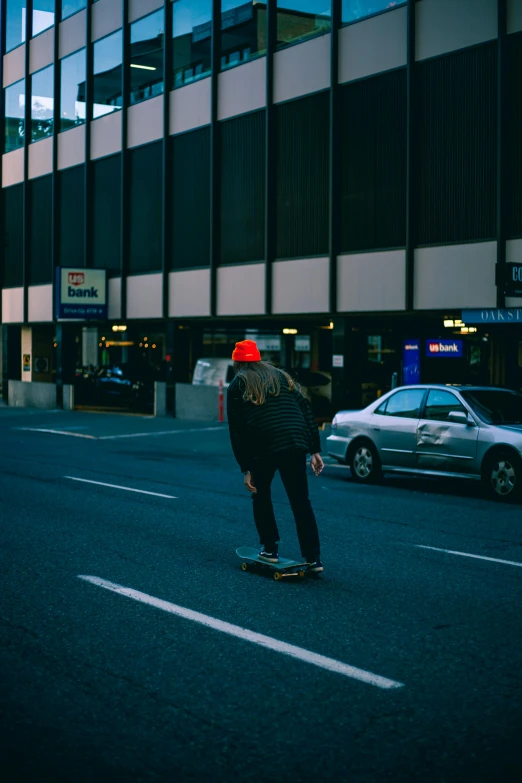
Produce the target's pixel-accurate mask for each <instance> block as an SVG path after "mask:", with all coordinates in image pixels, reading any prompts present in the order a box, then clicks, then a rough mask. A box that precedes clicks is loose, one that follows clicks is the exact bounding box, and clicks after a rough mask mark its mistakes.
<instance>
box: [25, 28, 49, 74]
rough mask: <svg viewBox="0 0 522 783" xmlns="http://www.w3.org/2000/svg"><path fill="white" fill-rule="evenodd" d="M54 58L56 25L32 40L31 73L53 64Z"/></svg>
mask: <svg viewBox="0 0 522 783" xmlns="http://www.w3.org/2000/svg"><path fill="white" fill-rule="evenodd" d="M53 59H54V27H50V28H49V30H45V32H43V33H40V35H37V36H36V38H33V39H32V41H31V48H30V50H29V70H30V72H31V73H35V71H39V70H40V69H41V68H45V67H46V65H51V63H52V62H53Z"/></svg>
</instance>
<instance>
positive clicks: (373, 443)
mask: <svg viewBox="0 0 522 783" xmlns="http://www.w3.org/2000/svg"><path fill="white" fill-rule="evenodd" d="M327 442H328V453H329V454H330V456H332V457H334V458H335V459H336V460H338V461H339V462H343V463H346V464H347V465H349V466H350V468H351V472H352V476H353V478H354V479H355V481H358V482H360V483H370V482H375V481H378V480H379V479H381V477H382V475H383V474H384V473H388V472H402V473H415V474H421V475H436V476H454V477H457V476H458V477H463V478H469V479H477V480H482V481H483V483H484V485H485V486H486V487H487V489H488V491H489V492H490V494H491V495H493V496H494V497H496V498H499V499H500V500H512V499H514V498H515V497H520V496H521V495H522V395H520V394H518V393H517V392H514V391H510V390H509V389H499V388H492V387H471V386H462V387H448V386H439V385H429V386H428V385H419V386H407V387H402V388H398V389H394V390H393V391H391V392H388V393H387V394H386V395H384V396H383V397H381V398H380V399H378V400H376V401H375V402H373V403H372V404H371V405H368V407H367V408H365V409H364V410H361V411H341V412H340V413H337V414H336V416H335V418H334V420H333V423H332V434H331V435H330V436H329V437H328V438H327Z"/></svg>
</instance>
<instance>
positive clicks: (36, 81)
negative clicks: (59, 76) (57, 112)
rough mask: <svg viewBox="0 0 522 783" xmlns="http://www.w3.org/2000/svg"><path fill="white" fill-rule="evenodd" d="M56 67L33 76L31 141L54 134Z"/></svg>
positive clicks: (50, 67) (45, 69)
mask: <svg viewBox="0 0 522 783" xmlns="http://www.w3.org/2000/svg"><path fill="white" fill-rule="evenodd" d="M53 122H54V65H50V66H49V67H48V68H44V69H43V70H42V71H38V72H37V73H33V75H32V76H31V141H40V139H47V138H49V136H52V134H53Z"/></svg>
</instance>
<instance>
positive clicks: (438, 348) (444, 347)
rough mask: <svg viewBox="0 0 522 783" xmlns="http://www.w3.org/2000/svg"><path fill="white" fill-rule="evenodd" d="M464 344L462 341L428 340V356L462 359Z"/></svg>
mask: <svg viewBox="0 0 522 783" xmlns="http://www.w3.org/2000/svg"><path fill="white" fill-rule="evenodd" d="M463 355H464V344H463V342H462V340H426V356H434V357H436V358H438V359H443V358H448V357H450V358H452V359H462V357H463Z"/></svg>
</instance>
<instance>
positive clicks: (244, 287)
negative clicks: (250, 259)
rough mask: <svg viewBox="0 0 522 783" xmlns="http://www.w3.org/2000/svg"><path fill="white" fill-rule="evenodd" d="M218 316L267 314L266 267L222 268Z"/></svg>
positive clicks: (259, 265) (219, 279)
mask: <svg viewBox="0 0 522 783" xmlns="http://www.w3.org/2000/svg"><path fill="white" fill-rule="evenodd" d="M217 286H218V288H217V313H218V315H262V314H264V312H265V265H264V264H243V265H235V266H221V267H219V268H218V272H217Z"/></svg>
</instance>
